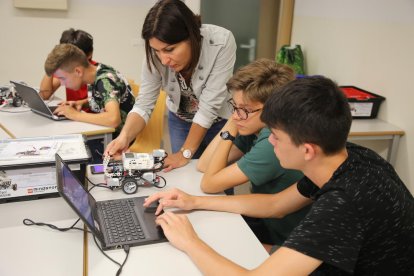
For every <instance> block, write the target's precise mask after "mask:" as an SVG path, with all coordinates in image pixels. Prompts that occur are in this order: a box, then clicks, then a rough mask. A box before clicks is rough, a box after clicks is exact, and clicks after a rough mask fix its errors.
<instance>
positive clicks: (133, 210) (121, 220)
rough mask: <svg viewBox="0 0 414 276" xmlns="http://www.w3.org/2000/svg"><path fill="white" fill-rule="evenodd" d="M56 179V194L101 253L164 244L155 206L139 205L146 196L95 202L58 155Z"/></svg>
mask: <svg viewBox="0 0 414 276" xmlns="http://www.w3.org/2000/svg"><path fill="white" fill-rule="evenodd" d="M56 179H57V187H58V191H59V194H60V195H61V196H62V197H63V198H64V199H65V200H66V202H67V203H68V204H69V205H70V207H72V209H73V210H74V211H75V212H76V213H77V215H78V216H79V217H80V218H81V219H82V221H83V222H84V223H85V224H86V225H87V227H88V228H89V229H90V230H91V232H92V233H93V235H94V236H95V237H96V238H97V239H98V240H99V241H100V243H101V245H102V248H103V249H104V250H108V249H117V248H123V247H124V246H126V245H128V246H138V245H144V244H152V243H159V242H165V241H167V239H166V238H165V236H164V233H163V231H162V229H161V227H160V226H157V225H156V224H155V210H156V206H152V207H150V208H145V207H144V206H142V205H143V204H144V199H145V197H129V198H123V199H115V200H105V201H96V200H95V198H94V197H93V196H92V195H91V194H90V193H89V192H88V191H87V190H86V189H85V188H84V187H83V185H82V184H81V182H80V181H79V180H78V178H77V177H76V176H75V175H74V174H73V172H72V171H71V170H70V168H69V166H68V165H67V164H66V163H65V162H64V161H62V158H61V157H60V156H59V155H58V154H56Z"/></svg>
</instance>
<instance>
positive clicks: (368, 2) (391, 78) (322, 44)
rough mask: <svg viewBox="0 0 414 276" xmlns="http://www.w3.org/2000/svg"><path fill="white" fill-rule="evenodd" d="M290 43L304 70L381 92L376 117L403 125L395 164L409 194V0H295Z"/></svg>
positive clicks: (412, 40)
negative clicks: (300, 49) (300, 55)
mask: <svg viewBox="0 0 414 276" xmlns="http://www.w3.org/2000/svg"><path fill="white" fill-rule="evenodd" d="M292 44H301V45H302V47H303V49H304V54H305V58H306V63H307V66H306V67H307V71H308V73H309V74H321V75H325V76H327V77H330V78H333V79H334V80H336V81H337V83H338V84H340V85H355V86H358V87H361V88H363V89H366V90H368V91H371V92H374V93H377V94H380V95H383V96H385V97H386V100H385V101H384V102H383V103H382V105H381V107H380V112H379V115H378V117H379V118H380V119H384V120H386V121H388V122H390V123H392V124H394V125H397V126H399V127H400V128H402V129H403V130H405V133H406V134H405V136H403V138H402V140H401V142H400V146H399V150H398V155H397V162H396V166H395V169H396V170H397V172H398V174H399V175H400V177H401V178H402V180H403V181H404V182H405V184H406V185H407V186H408V187H409V189H410V190H411V192H412V193H413V192H414V173H413V172H412V168H413V166H414V139H413V136H414V119H413V118H414V108H413V107H412V106H413V104H414V85H413V81H412V80H413V79H412V78H413V74H414V69H413V68H414V53H413V51H414V1H412V0H394V1H389V0H347V1H343V0H312V1H308V0H296V1H295V16H294V22H293V33H292ZM367 146H370V147H372V148H377V149H378V148H379V149H380V150H381V149H383V148H385V145H381V144H379V143H370V144H368V145H367Z"/></svg>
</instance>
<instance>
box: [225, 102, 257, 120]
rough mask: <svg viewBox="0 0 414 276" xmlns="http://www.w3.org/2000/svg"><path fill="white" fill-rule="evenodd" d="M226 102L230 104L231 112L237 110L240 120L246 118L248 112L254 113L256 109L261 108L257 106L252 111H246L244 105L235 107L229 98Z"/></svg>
mask: <svg viewBox="0 0 414 276" xmlns="http://www.w3.org/2000/svg"><path fill="white" fill-rule="evenodd" d="M227 103H228V104H229V105H230V108H231V112H232V113H234V111H236V112H237V116H239V118H240V120H247V118H249V114H250V113H255V112H257V111H260V110H262V108H258V109H255V110H252V111H248V110H247V109H246V108H244V107H237V106H235V105H234V102H233V101H232V100H231V99H230V100H228V101H227Z"/></svg>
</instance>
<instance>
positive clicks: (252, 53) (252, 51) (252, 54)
mask: <svg viewBox="0 0 414 276" xmlns="http://www.w3.org/2000/svg"><path fill="white" fill-rule="evenodd" d="M240 48H241V49H248V50H249V57H248V59H249V62H252V61H253V60H254V58H255V56H256V39H254V38H250V40H249V44H240Z"/></svg>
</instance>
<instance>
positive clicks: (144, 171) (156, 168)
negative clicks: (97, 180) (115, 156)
mask: <svg viewBox="0 0 414 276" xmlns="http://www.w3.org/2000/svg"><path fill="white" fill-rule="evenodd" d="M166 157H167V153H166V152H165V151H164V150H162V149H157V150H154V151H153V152H152V154H150V153H134V152H126V153H123V154H122V160H120V161H116V160H110V158H105V160H104V163H103V165H104V178H105V182H106V185H107V186H108V187H109V188H110V189H112V190H113V189H116V188H122V190H123V191H124V192H125V193H126V194H134V193H136V192H137V191H138V187H139V186H155V187H158V188H162V187H164V186H165V185H166V181H165V179H164V178H163V177H162V176H159V175H157V172H160V171H161V170H162V169H163V168H164V159H165V158H166Z"/></svg>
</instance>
